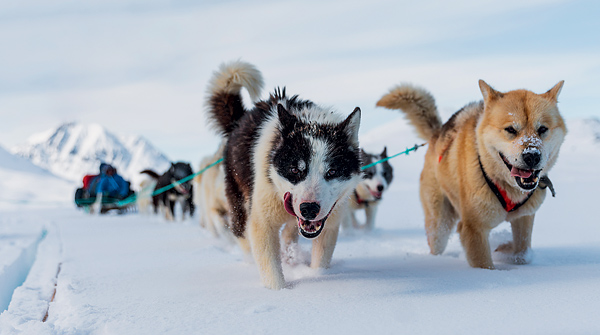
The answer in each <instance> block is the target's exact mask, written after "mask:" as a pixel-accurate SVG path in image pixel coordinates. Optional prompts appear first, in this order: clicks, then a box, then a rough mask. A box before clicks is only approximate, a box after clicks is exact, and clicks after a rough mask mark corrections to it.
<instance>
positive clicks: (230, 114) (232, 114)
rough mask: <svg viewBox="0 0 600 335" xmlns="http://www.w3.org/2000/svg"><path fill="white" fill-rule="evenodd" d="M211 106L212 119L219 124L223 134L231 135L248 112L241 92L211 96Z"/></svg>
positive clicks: (210, 114)
mask: <svg viewBox="0 0 600 335" xmlns="http://www.w3.org/2000/svg"><path fill="white" fill-rule="evenodd" d="M209 106H210V107H209V114H208V115H209V116H210V121H212V122H213V123H214V124H216V125H217V127H218V129H219V131H221V132H222V133H223V135H229V134H230V133H231V132H232V131H233V129H235V127H236V126H237V123H238V122H239V120H240V119H241V118H242V117H243V116H244V115H245V114H247V113H246V110H245V109H244V105H243V104H242V97H241V96H240V95H239V94H229V93H224V92H220V93H216V94H214V95H213V96H211V97H210V99H209Z"/></svg>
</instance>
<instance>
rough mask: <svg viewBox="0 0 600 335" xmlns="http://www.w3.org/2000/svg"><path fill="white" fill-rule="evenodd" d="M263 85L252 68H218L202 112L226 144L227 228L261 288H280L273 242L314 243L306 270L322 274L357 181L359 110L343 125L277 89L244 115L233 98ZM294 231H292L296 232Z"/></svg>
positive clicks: (339, 118)
mask: <svg viewBox="0 0 600 335" xmlns="http://www.w3.org/2000/svg"><path fill="white" fill-rule="evenodd" d="M262 85H263V80H262V75H261V74H260V72H259V71H258V70H257V69H256V68H255V67H254V66H253V65H251V64H248V63H244V62H241V61H236V62H231V63H228V64H223V65H221V67H220V68H219V70H218V71H216V72H215V73H214V74H213V77H212V79H211V81H210V83H209V87H208V97H207V98H208V101H207V104H208V112H209V117H210V119H211V121H212V122H213V124H214V126H215V128H216V129H217V130H218V131H219V132H220V133H221V134H222V135H223V136H224V137H225V138H226V139H227V144H226V146H225V152H224V158H225V160H224V167H225V193H226V196H227V200H228V203H229V206H230V210H231V213H230V216H231V228H232V230H233V233H234V235H235V236H236V237H237V238H238V241H239V242H240V245H241V246H242V248H243V249H244V250H245V251H246V252H249V251H250V250H251V251H252V254H253V256H254V259H255V261H256V263H257V265H258V267H259V271H260V276H261V279H262V282H263V284H264V285H265V286H266V287H267V288H270V289H281V288H283V287H284V285H285V281H284V278H283V272H282V267H281V256H280V236H279V231H280V228H281V227H282V225H284V224H287V226H286V229H285V230H284V232H283V236H284V240H285V241H286V242H287V243H291V242H293V241H295V240H297V238H298V234H297V233H296V232H297V231H299V233H300V234H301V235H302V236H304V237H306V238H309V239H314V238H316V237H318V238H316V239H315V240H313V246H312V256H311V267H313V268H318V267H328V266H329V264H330V261H331V257H332V255H333V250H334V248H335V243H336V241H337V237H338V232H339V225H340V222H341V220H342V219H343V218H344V217H345V216H346V215H347V214H346V212H347V210H348V199H349V197H350V195H351V194H352V191H353V190H354V188H355V187H356V185H357V183H358V182H359V181H360V178H361V177H360V163H359V162H360V158H359V149H358V148H359V147H358V129H359V124H360V109H359V108H356V109H355V110H354V111H353V112H352V113H351V114H350V115H349V116H348V117H347V118H345V119H344V118H343V117H342V116H341V115H339V114H337V113H335V112H333V111H332V110H331V109H330V108H324V107H320V106H318V105H316V104H315V103H313V102H311V101H308V100H301V99H299V98H298V96H292V97H288V96H286V93H285V89H283V90H280V89H276V90H275V92H274V93H272V94H271V96H270V98H269V99H267V100H264V101H259V102H256V103H255V104H254V107H253V108H252V109H251V110H247V109H245V108H244V106H243V104H242V98H241V95H240V91H241V89H242V87H244V88H246V89H247V90H248V92H249V93H250V97H251V98H252V99H256V98H258V96H259V95H260V91H261V89H262ZM296 227H297V230H296Z"/></svg>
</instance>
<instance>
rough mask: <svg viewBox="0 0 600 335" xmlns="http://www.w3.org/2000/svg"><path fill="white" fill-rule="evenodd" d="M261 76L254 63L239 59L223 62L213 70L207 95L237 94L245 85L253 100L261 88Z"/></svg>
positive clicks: (258, 94) (258, 95)
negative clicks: (220, 93) (217, 93)
mask: <svg viewBox="0 0 600 335" xmlns="http://www.w3.org/2000/svg"><path fill="white" fill-rule="evenodd" d="M263 85H264V83H263V78H262V75H261V73H260V71H258V69H256V67H254V65H252V64H249V63H246V62H242V61H240V60H237V61H232V62H229V63H223V64H221V66H220V67H219V70H217V71H215V72H214V73H213V75H212V77H211V80H210V82H209V84H208V90H207V91H208V94H207V96H208V97H211V96H212V95H213V94H214V93H216V92H224V93H231V94H239V92H240V90H241V89H242V87H245V88H246V89H247V90H248V93H249V94H250V98H251V99H252V100H253V101H255V100H257V99H258V98H259V97H260V92H261V90H262V88H263Z"/></svg>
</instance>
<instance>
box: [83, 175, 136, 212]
mask: <svg viewBox="0 0 600 335" xmlns="http://www.w3.org/2000/svg"><path fill="white" fill-rule="evenodd" d="M82 181H83V187H80V188H78V189H77V190H76V191H75V205H76V206H77V207H78V208H82V209H83V210H85V211H86V212H88V213H94V212H95V211H98V212H99V213H100V214H105V213H108V212H109V211H116V212H117V213H119V214H123V213H127V212H130V211H132V210H135V202H131V201H127V202H126V201H123V200H125V199H127V198H130V197H132V196H135V192H133V191H132V190H131V183H130V182H128V181H126V180H125V179H123V177H121V176H120V175H118V174H117V170H116V169H115V168H114V167H113V166H111V165H109V164H105V163H102V164H100V173H99V174H97V175H86V176H84V177H83V180H82Z"/></svg>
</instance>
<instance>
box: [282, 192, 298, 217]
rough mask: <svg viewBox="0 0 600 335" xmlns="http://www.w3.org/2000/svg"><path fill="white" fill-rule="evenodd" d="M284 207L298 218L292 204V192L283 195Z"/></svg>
mask: <svg viewBox="0 0 600 335" xmlns="http://www.w3.org/2000/svg"><path fill="white" fill-rule="evenodd" d="M283 207H285V210H286V211H287V212H288V213H290V214H291V215H293V216H296V213H294V205H293V204H292V194H291V193H290V192H286V193H285V194H284V195H283Z"/></svg>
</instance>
